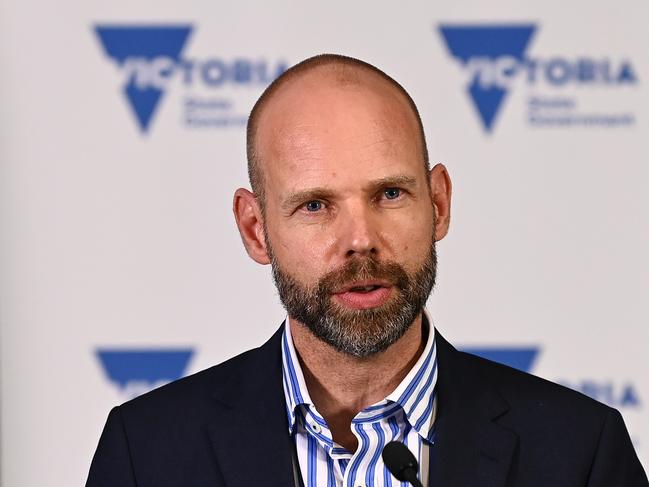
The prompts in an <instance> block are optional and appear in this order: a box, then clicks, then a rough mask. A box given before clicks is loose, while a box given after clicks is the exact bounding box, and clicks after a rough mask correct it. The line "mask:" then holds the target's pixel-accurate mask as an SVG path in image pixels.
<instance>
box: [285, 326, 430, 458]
mask: <svg viewBox="0 0 649 487" xmlns="http://www.w3.org/2000/svg"><path fill="white" fill-rule="evenodd" d="M291 325H292V326H291V336H292V338H293V343H294V345H295V350H296V351H297V353H298V356H299V358H300V364H301V366H302V371H303V373H304V380H305V381H306V386H307V388H308V390H309V395H310V396H311V400H312V401H313V403H314V405H315V407H316V409H317V410H318V412H319V413H320V414H321V415H322V416H323V418H324V419H325V420H326V421H327V424H328V425H329V428H330V429H331V432H332V434H333V437H334V441H336V442H337V443H338V444H340V445H342V446H344V447H345V448H347V450H349V451H352V452H353V451H355V450H356V447H357V446H358V440H357V439H356V436H354V434H353V433H352V431H351V421H352V419H353V418H354V417H355V416H356V415H357V414H358V413H359V412H360V411H362V410H363V409H365V408H366V407H368V406H370V405H372V404H374V403H377V402H379V401H381V400H383V399H385V397H386V396H388V395H389V394H390V393H391V392H392V391H394V390H395V389H396V388H397V386H398V385H399V384H400V383H401V381H402V380H403V379H404V378H405V376H406V375H407V374H408V372H409V371H410V369H412V367H413V366H414V364H415V363H416V362H417V359H418V358H419V356H420V355H421V353H422V352H423V350H424V346H425V343H424V336H423V331H422V315H421V314H420V315H419V316H418V317H417V318H416V319H415V321H414V322H413V323H412V325H411V326H410V327H409V328H408V330H407V331H406V333H405V334H404V335H403V336H402V337H401V338H400V339H399V340H397V341H396V342H395V343H393V344H392V345H390V347H388V348H387V350H385V351H383V352H381V353H378V354H375V355H372V356H371V357H365V358H357V357H353V356H351V355H347V354H345V353H342V352H339V351H338V350H336V349H335V348H333V347H331V346H330V345H328V344H326V343H324V342H323V341H322V340H320V339H319V338H317V337H316V336H315V335H313V333H311V330H309V329H308V328H307V327H306V326H304V325H303V324H302V323H300V322H297V321H296V320H293V319H291Z"/></svg>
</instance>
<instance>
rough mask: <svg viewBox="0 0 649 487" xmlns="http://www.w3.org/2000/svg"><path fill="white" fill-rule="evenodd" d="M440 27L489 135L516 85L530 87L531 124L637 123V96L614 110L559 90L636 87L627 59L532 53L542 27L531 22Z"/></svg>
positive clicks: (529, 110)
mask: <svg viewBox="0 0 649 487" xmlns="http://www.w3.org/2000/svg"><path fill="white" fill-rule="evenodd" d="M438 30H439V34H440V36H441V38H442V39H443V41H444V43H445V44H446V48H447V50H448V52H449V54H450V56H451V57H452V58H453V59H454V60H455V61H456V62H457V63H459V64H460V66H461V69H462V72H463V74H464V75H465V89H466V91H467V94H468V95H469V98H470V100H471V103H472V104H473V106H474V108H475V109H476V111H477V114H478V116H479V119H480V122H481V124H482V126H483V128H484V129H485V131H486V132H487V133H490V132H492V131H493V129H494V126H495V124H496V122H497V120H498V118H499V114H500V113H501V112H502V108H503V106H504V105H505V104H506V99H507V95H508V93H509V92H510V91H511V90H512V89H513V87H514V84H515V83H517V84H526V85H527V86H528V88H529V89H530V92H529V93H530V95H531V96H529V98H528V115H527V120H528V122H529V124H530V125H534V126H562V127H564V126H574V125H581V126H607V127H613V126H621V125H631V124H633V123H635V115H634V113H633V112H632V111H631V110H633V109H634V107H635V106H636V105H637V101H636V100H635V99H634V100H629V102H628V108H627V110H626V111H615V112H611V111H610V110H611V108H610V106H608V105H606V104H603V105H602V107H597V106H592V105H593V102H592V101H590V100H589V101H588V103H589V104H591V106H584V107H582V106H581V105H580V101H581V100H580V99H579V98H578V96H570V95H566V94H565V91H557V90H555V88H562V87H565V86H569V85H572V86H579V87H580V88H582V89H581V90H580V92H581V93H583V92H584V90H583V88H584V87H594V86H600V87H601V86H608V87H616V86H619V87H624V86H630V85H634V84H636V83H637V82H638V79H637V76H636V72H635V69H634V67H633V64H632V63H631V61H630V60H628V59H612V58H610V57H608V56H602V55H600V54H599V53H598V54H597V55H594V56H593V55H583V56H577V57H575V58H567V57H564V56H556V55H553V56H547V57H545V56H544V57H532V56H529V55H528V51H529V50H530V46H531V44H532V42H533V40H534V38H535V37H536V36H537V35H538V34H537V31H538V30H539V28H538V26H537V25H536V24H533V23H520V24H488V25H473V24H470V25H469V24H468V25H452V24H442V25H440V26H439V27H438ZM519 80H520V81H519ZM631 93H633V92H631ZM600 98H601V97H600ZM595 104H597V102H595ZM625 108H626V107H625ZM582 110H583V111H582Z"/></svg>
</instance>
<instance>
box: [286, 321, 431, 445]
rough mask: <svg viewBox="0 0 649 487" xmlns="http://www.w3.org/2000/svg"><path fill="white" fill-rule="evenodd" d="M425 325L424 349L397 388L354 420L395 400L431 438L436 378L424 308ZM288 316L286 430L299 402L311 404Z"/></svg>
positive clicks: (293, 421) (372, 414)
mask: <svg viewBox="0 0 649 487" xmlns="http://www.w3.org/2000/svg"><path fill="white" fill-rule="evenodd" d="M423 320H424V326H425V327H427V328H428V338H427V340H426V345H425V346H424V351H423V352H422V354H421V356H420V357H419V359H418V360H417V362H416V363H415V365H414V366H413V367H412V369H410V371H409V372H408V374H407V375H406V377H405V378H404V379H403V380H402V381H401V383H400V384H399V385H398V386H397V388H396V389H395V390H394V391H393V392H392V393H390V394H389V395H388V396H387V397H386V398H385V399H384V400H383V401H380V402H379V403H377V404H376V405H372V406H369V407H368V408H366V409H365V410H363V411H361V412H360V413H359V414H358V415H357V416H356V418H354V420H355V421H356V420H363V418H364V417H366V418H365V419H369V418H374V417H376V414H375V412H376V406H377V405H380V404H390V403H396V404H399V405H400V406H401V408H402V409H403V411H404V414H405V416H406V418H407V419H408V422H409V423H410V426H411V427H412V428H414V429H415V430H416V431H417V433H419V435H420V436H422V437H424V438H426V439H427V440H429V441H430V440H432V430H433V428H432V426H433V424H434V421H435V413H436V403H437V401H436V394H435V384H436V382H437V348H436V346H435V327H434V325H433V322H432V320H431V319H430V316H429V315H428V313H427V311H426V310H424V313H423ZM290 326H291V325H290V323H289V318H288V317H287V318H286V321H285V326H284V333H283V336H282V376H283V385H284V397H285V399H286V413H287V416H288V426H289V433H290V434H292V433H293V432H294V430H295V426H296V408H297V407H298V406H300V405H306V406H312V405H313V402H312V400H311V396H309V391H308V390H307V387H306V382H305V380H304V374H303V373H302V367H301V366H300V362H299V360H298V358H297V352H296V351H295V347H294V345H293V338H292V337H291V328H290Z"/></svg>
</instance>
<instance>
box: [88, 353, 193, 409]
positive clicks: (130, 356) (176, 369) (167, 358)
mask: <svg viewBox="0 0 649 487" xmlns="http://www.w3.org/2000/svg"><path fill="white" fill-rule="evenodd" d="M96 354H97V358H98V359H99V362H100V363H101V365H102V367H103V369H104V372H105V373H106V376H107V377H108V379H109V380H110V381H111V382H113V383H114V384H115V385H116V386H117V387H118V388H119V389H120V391H121V392H122V393H123V394H124V395H125V396H127V397H135V396H138V395H140V394H143V393H144V392H147V391H150V390H151V389H154V388H156V387H159V386H161V385H164V384H166V383H168V382H171V381H174V380H176V379H180V378H181V377H182V376H183V375H185V371H186V370H187V365H188V364H189V360H190V358H191V357H192V355H193V350H192V349H186V348H182V349H123V348H100V349H97V350H96Z"/></svg>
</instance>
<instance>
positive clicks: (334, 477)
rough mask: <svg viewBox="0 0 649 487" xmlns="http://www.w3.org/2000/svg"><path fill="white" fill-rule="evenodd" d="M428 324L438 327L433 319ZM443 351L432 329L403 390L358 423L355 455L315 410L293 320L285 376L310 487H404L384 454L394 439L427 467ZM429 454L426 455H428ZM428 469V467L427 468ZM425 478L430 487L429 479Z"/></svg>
mask: <svg viewBox="0 0 649 487" xmlns="http://www.w3.org/2000/svg"><path fill="white" fill-rule="evenodd" d="M424 322H425V324H427V323H432V322H431V321H430V319H429V318H428V316H425V318H424ZM436 352H437V350H436V347H435V330H434V328H433V326H432V324H431V325H430V326H429V331H428V340H427V342H426V346H425V348H424V351H423V353H422V354H421V356H420V357H419V359H418V360H417V363H416V364H415V365H414V367H413V368H412V369H411V370H410V372H408V374H407V375H406V377H405V378H404V379H403V381H402V382H401V383H400V384H399V386H398V387H397V388H396V389H395V390H394V392H392V393H391V394H390V395H389V396H388V397H386V398H385V399H384V400H383V401H380V402H378V403H376V404H374V405H372V406H369V407H367V408H366V409H364V410H363V411H361V412H360V413H358V414H357V415H356V417H355V418H354V419H353V420H352V432H353V433H354V435H356V437H357V438H358V449H357V450H356V452H354V453H350V452H349V451H347V450H346V449H345V448H343V447H342V446H340V445H338V444H337V443H334V441H333V438H332V434H331V431H330V430H329V427H328V425H327V423H326V421H325V420H324V419H323V417H322V416H321V415H320V413H318V411H317V409H316V408H315V406H314V404H313V402H312V401H311V398H310V396H309V392H308V390H307V388H306V383H305V381H304V375H303V374H302V369H301V367H300V363H299V361H298V358H297V354H296V351H295V348H294V346H293V340H292V338H291V331H290V324H289V320H288V318H287V320H286V325H285V328H284V335H283V338H282V360H283V366H282V372H283V379H284V395H285V397H286V413H287V415H288V424H289V433H290V434H291V435H292V436H293V438H294V440H295V445H296V451H297V457H298V462H299V468H300V472H301V474H302V479H303V481H304V485H305V487H342V486H345V487H378V486H381V487H383V486H388V487H390V486H404V487H406V486H407V485H409V484H407V483H406V482H400V481H399V480H397V479H396V478H394V477H393V476H392V475H391V474H390V472H389V471H388V470H387V468H386V467H385V465H384V464H383V459H382V458H381V452H382V451H383V447H384V446H385V445H386V444H387V443H388V442H390V441H393V440H396V441H401V442H403V443H404V444H405V445H406V446H408V448H409V449H410V451H412V453H413V454H414V455H415V458H417V459H418V461H419V464H420V466H421V465H422V460H424V462H423V464H424V466H427V463H428V462H427V458H426V459H424V458H422V457H423V455H427V452H428V450H429V449H428V445H430V444H432V442H433V436H434V428H433V426H434V422H435V409H436V407H435V406H436V402H437V401H436V397H435V396H436V395H435V383H436V381H437V353H436ZM422 453H423V455H422ZM426 470H427V469H426ZM426 473H427V472H426V471H424V479H422V481H423V483H424V485H426V484H427V479H426V478H425V474H426Z"/></svg>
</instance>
